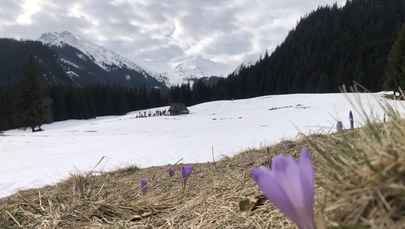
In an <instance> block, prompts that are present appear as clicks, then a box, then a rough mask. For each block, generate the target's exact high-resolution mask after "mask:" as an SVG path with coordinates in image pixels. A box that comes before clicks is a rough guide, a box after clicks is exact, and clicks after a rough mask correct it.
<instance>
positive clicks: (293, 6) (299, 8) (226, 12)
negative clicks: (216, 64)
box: [0, 0, 344, 64]
mask: <svg viewBox="0 0 405 229" xmlns="http://www.w3.org/2000/svg"><path fill="white" fill-rule="evenodd" d="M334 1H335V0H313V1H309V2H308V1H301V0H283V1H279V0H221V1H218V0H204V1H188V0H186V1H183V0H173V1H161V0H148V1H135V0H111V1H100V0H86V1H81V0H69V1H68V0H58V1H53V0H41V1H38V2H39V3H40V11H39V12H37V13H36V14H33V15H31V17H30V19H31V24H25V25H21V24H20V25H19V24H17V23H16V20H17V16H16V15H18V14H19V13H21V10H22V7H21V3H16V2H20V1H14V0H3V1H2V6H1V8H0V35H1V36H3V37H7V36H15V37H24V38H30V39H36V38H38V37H39V36H40V35H41V33H43V32H53V31H63V30H68V31H71V32H73V33H77V34H79V35H82V36H84V37H86V38H87V39H88V40H90V41H93V42H96V43H98V44H100V45H103V46H105V47H107V48H109V49H111V50H113V51H116V52H118V53H121V54H122V55H125V56H128V57H130V58H132V59H138V60H141V61H142V62H143V63H152V62H153V63H155V64H157V63H168V62H171V61H174V60H176V59H177V60H178V59H182V58H185V57H186V56H187V55H196V54H198V55H202V56H203V57H205V58H211V59H216V60H219V61H221V60H223V61H225V60H229V59H232V60H233V61H235V58H236V57H243V56H248V55H250V54H252V53H256V52H261V51H263V50H265V49H267V48H273V47H275V46H276V45H277V44H279V43H280V42H281V41H282V40H283V38H284V37H285V36H286V35H287V33H288V31H289V30H291V29H292V28H293V26H294V25H295V24H296V21H298V20H299V18H300V17H302V16H304V15H305V14H307V13H309V12H311V11H312V10H315V9H316V8H317V6H318V5H325V4H333V3H334ZM340 1H344V0H340ZM33 2H35V1H34V0H33ZM340 4H342V3H340Z"/></svg>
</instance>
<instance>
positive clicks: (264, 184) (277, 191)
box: [251, 166, 299, 225]
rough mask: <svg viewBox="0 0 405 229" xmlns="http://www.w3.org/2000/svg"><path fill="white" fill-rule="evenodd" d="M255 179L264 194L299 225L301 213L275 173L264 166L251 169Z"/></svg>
mask: <svg viewBox="0 0 405 229" xmlns="http://www.w3.org/2000/svg"><path fill="white" fill-rule="evenodd" d="M251 172H252V176H253V179H254V180H255V181H256V184H257V185H258V186H259V189H260V190H261V191H262V192H263V193H264V195H265V196H266V197H267V198H268V199H269V200H270V201H271V202H272V203H273V204H274V205H275V206H276V207H277V208H278V209H280V211H282V212H283V213H284V214H285V215H286V216H287V217H289V218H290V219H291V220H292V221H293V222H294V223H295V224H297V225H299V217H298V216H299V214H298V212H297V211H296V209H295V207H294V205H293V203H292V202H291V200H290V199H289V197H288V195H287V193H286V190H285V189H284V188H283V187H282V186H281V185H280V183H279V182H278V179H276V178H275V177H274V173H272V172H270V171H268V170H267V169H266V168H265V167H264V166H260V167H259V168H258V169H257V168H253V169H251Z"/></svg>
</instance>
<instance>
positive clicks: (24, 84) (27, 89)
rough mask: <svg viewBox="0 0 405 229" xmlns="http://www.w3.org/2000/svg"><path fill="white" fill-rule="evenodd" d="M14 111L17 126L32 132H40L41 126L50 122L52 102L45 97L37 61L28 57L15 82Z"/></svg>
mask: <svg viewBox="0 0 405 229" xmlns="http://www.w3.org/2000/svg"><path fill="white" fill-rule="evenodd" d="M15 99H16V110H17V116H18V118H17V120H18V125H19V126H20V127H24V128H27V127H29V128H31V130H32V132H34V131H38V130H41V125H42V124H43V123H44V122H46V121H51V119H52V118H51V116H50V114H51V112H50V107H51V103H52V101H51V100H50V98H49V97H48V96H46V94H45V91H44V89H43V87H42V85H41V80H40V76H39V63H38V60H37V59H36V58H35V57H34V56H33V55H30V56H29V57H28V62H27V63H26V64H25V65H24V66H23V68H22V71H21V75H20V77H19V78H18V79H17V81H16V92H15Z"/></svg>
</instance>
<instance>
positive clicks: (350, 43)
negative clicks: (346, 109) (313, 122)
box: [200, 0, 405, 101]
mask: <svg viewBox="0 0 405 229" xmlns="http://www.w3.org/2000/svg"><path fill="white" fill-rule="evenodd" d="M403 23H405V2H404V1H402V0H392V1H386V0H372V1H370V0H353V1H347V3H346V5H345V6H343V7H341V8H340V7H337V5H334V6H324V7H319V8H318V9H316V10H314V11H313V12H312V13H310V14H308V15H307V16H305V17H303V18H302V19H301V20H300V21H299V22H298V24H297V26H296V27H295V28H294V29H293V30H291V31H290V32H289V34H288V36H287V37H286V39H285V40H284V41H283V42H282V43H281V44H280V45H279V46H278V47H277V48H276V49H275V50H274V52H273V53H271V55H270V54H269V55H267V56H264V57H263V58H262V59H261V60H260V61H259V62H258V63H256V64H255V65H252V66H248V67H244V68H241V69H239V71H238V72H235V73H233V74H231V75H229V76H228V78H227V79H224V80H221V81H220V82H219V83H218V84H216V85H215V86H212V87H205V88H202V89H200V90H201V91H203V93H202V94H203V97H204V99H205V101H209V100H217V99H231V98H247V97H255V96H261V95H269V94H284V93H305V92H337V91H339V87H341V86H342V85H343V84H345V85H352V84H353V81H355V82H357V83H359V84H361V85H362V86H364V87H365V88H367V89H368V90H371V91H381V90H383V89H384V88H383V77H384V72H385V68H386V65H387V57H388V54H389V52H390V49H391V47H392V45H393V43H394V42H395V40H396V39H397V34H398V31H399V29H400V28H401V25H402V24H403ZM390 89H391V90H392V89H393V88H390Z"/></svg>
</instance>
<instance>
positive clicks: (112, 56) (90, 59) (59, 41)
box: [38, 31, 166, 88]
mask: <svg viewBox="0 0 405 229" xmlns="http://www.w3.org/2000/svg"><path fill="white" fill-rule="evenodd" d="M38 41H40V42H42V43H43V44H45V45H47V46H48V47H50V48H51V49H52V50H53V51H54V52H55V53H56V54H57V58H58V63H59V65H60V66H61V67H62V68H63V70H64V72H65V73H66V75H67V76H68V77H69V78H70V79H71V80H72V81H73V82H74V83H75V84H78V85H94V84H118V85H122V86H126V87H132V86H137V87H139V86H142V85H145V86H146V87H148V88H150V87H158V88H166V85H165V83H164V82H162V81H163V79H161V78H159V79H158V78H157V77H156V75H155V74H153V73H151V72H149V71H148V70H146V69H144V68H142V67H141V66H139V65H137V64H135V63H133V62H132V61H130V60H129V59H127V58H125V57H123V56H121V55H119V54H117V53H115V52H113V51H110V50H108V49H106V48H104V47H102V46H100V45H97V44H94V43H92V42H90V41H88V40H87V39H85V38H83V37H81V36H78V35H74V34H72V33H70V32H67V31H64V32H61V33H58V32H54V33H44V34H42V35H41V37H40V38H39V39H38Z"/></svg>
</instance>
